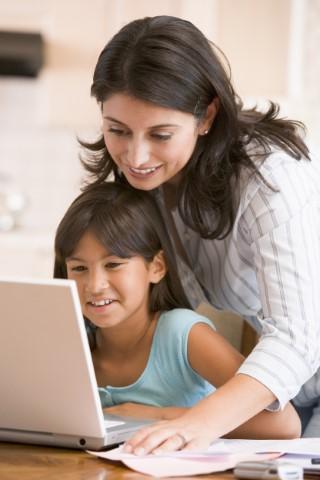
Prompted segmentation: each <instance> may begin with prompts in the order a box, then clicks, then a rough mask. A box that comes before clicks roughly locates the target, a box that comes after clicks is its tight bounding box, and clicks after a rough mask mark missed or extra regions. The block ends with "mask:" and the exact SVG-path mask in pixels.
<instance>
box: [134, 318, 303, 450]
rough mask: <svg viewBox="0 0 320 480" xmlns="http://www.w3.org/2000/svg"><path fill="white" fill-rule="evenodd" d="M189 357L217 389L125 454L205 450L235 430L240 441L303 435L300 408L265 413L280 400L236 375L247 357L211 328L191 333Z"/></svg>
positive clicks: (140, 435)
mask: <svg viewBox="0 0 320 480" xmlns="http://www.w3.org/2000/svg"><path fill="white" fill-rule="evenodd" d="M188 356H189V362H190V365H191V366H192V368H193V369H194V370H195V371H196V372H197V373H199V375H201V376H203V377H204V378H206V379H207V380H208V381H209V382H210V383H212V384H213V385H214V386H216V387H218V388H217V390H216V391H215V392H214V393H212V394H211V395H209V396H208V397H206V398H204V399H203V400H201V401H200V402H199V403H198V404H197V405H196V406H194V407H193V408H191V409H190V410H189V411H188V412H187V413H185V414H183V415H182V416H180V417H179V418H177V419H175V420H171V421H170V420H169V421H163V422H159V423H156V424H154V425H151V426H148V427H146V428H144V429H142V430H140V431H139V432H137V433H136V434H135V435H134V436H133V437H132V438H131V440H129V441H128V442H127V444H126V446H125V451H127V452H132V451H133V452H134V453H136V454H138V455H139V454H144V453H146V452H150V451H154V452H156V453H160V452H165V451H172V450H178V449H181V447H183V448H184V449H186V450H192V449H203V448H207V447H208V446H209V444H210V443H211V442H212V441H213V440H215V439H216V438H219V437H222V436H224V435H226V433H228V432H232V431H234V432H233V433H234V436H237V437H239V436H242V435H245V436H246V437H252V438H255V437H257V436H259V437H260V438H270V437H278V438H279V437H281V438H293V437H296V436H299V434H300V421H299V418H298V416H297V414H296V413H295V411H294V409H293V408H292V407H291V406H290V405H289V407H286V408H285V409H284V410H283V411H282V412H275V413H271V412H270V413H269V412H263V411H262V410H264V409H265V408H266V407H268V406H269V405H270V404H271V403H272V402H273V401H274V400H275V396H274V395H273V393H272V392H271V391H270V390H269V389H268V388H267V387H265V386H264V385H263V384H262V383H260V382H259V381H257V380H256V379H254V378H252V377H249V376H248V375H243V374H237V375H235V373H236V372H237V370H238V368H239V366H240V365H241V363H242V361H243V357H242V355H240V354H239V353H238V352H237V351H236V350H235V349H234V348H233V347H232V346H231V345H230V344H229V343H228V342H227V341H226V340H224V338H223V337H221V336H220V335H219V334H217V333H216V332H214V331H213V330H212V329H211V328H210V327H209V326H207V325H205V324H197V325H195V326H194V327H193V328H192V329H191V332H190V335H189V341H188ZM267 418H268V421H267ZM249 419H250V420H249ZM239 425H241V426H240V427H239ZM232 436H233V435H232ZM182 438H184V439H185V444H182ZM160 445H161V446H160Z"/></svg>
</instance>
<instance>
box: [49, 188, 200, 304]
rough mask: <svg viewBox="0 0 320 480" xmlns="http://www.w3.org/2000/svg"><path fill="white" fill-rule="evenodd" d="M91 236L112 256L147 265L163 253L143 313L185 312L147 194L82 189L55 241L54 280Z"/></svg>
mask: <svg viewBox="0 0 320 480" xmlns="http://www.w3.org/2000/svg"><path fill="white" fill-rule="evenodd" d="M87 231H90V232H92V233H93V234H94V235H95V237H96V238H97V239H98V240H99V241H100V242H101V244H102V245H103V246H104V247H105V248H106V249H107V250H108V252H110V253H111V254H113V255H116V256H119V257H122V258H130V257H133V256H140V257H143V258H144V260H145V261H146V262H151V261H152V259H153V258H154V256H155V255H156V254H157V253H158V252H159V251H160V250H163V253H164V258H165V262H166V266H167V272H166V275H165V276H164V278H163V279H162V280H161V281H160V282H159V283H157V284H153V285H151V287H150V297H149V310H150V312H158V311H164V310H170V309H172V308H179V307H181V308H191V305H190V303H189V301H188V299H187V297H186V295H185V293H184V290H183V288H182V285H181V283H180V280H179V276H178V273H177V266H176V263H175V258H174V256H173V254H172V252H173V250H172V246H171V242H170V238H169V237H168V234H167V232H166V229H165V225H164V223H163V220H162V217H161V213H160V211H159V210H158V207H157V205H156V203H155V201H154V200H153V198H152V197H151V194H150V193H149V192H141V191H139V190H134V189H133V188H131V187H128V186H125V185H121V184H117V183H114V182H105V183H103V184H101V185H95V186H92V187H90V188H88V189H87V190H86V191H85V192H84V193H82V194H81V195H79V196H78V197H77V198H76V199H75V200H74V202H73V203H72V204H71V205H70V207H69V208H68V210H67V212H66V213H65V215H64V217H63V219H62V220H61V222H60V224H59V226H58V229H57V232H56V236H55V263H54V277H55V278H67V268H66V258H67V257H69V256H70V255H72V253H73V251H74V250H75V248H76V246H77V244H78V242H79V240H80V239H81V237H82V236H83V234H84V233H85V232H87Z"/></svg>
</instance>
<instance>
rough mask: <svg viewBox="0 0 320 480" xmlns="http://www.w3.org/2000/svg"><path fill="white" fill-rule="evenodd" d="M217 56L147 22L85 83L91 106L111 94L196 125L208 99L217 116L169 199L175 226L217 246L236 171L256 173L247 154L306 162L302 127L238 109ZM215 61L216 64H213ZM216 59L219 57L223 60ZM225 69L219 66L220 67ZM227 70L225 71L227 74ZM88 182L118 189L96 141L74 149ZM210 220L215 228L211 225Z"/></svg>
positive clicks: (225, 227) (187, 36) (179, 28)
mask: <svg viewBox="0 0 320 480" xmlns="http://www.w3.org/2000/svg"><path fill="white" fill-rule="evenodd" d="M222 56H223V54H222V53H221V51H220V50H219V49H218V48H217V47H216V46H214V45H213V44H212V43H210V42H209V41H208V40H207V39H206V38H205V36H204V35H203V34H202V33H201V31H200V30H198V29H197V28H196V27H195V26H194V25H193V24H192V23H190V22H188V21H186V20H183V19H181V18H176V17H171V16H156V17H147V18H143V19H140V20H134V21H133V22H131V23H129V24H127V25H125V26H124V27H123V28H122V29H121V30H120V31H119V32H118V33H117V34H116V35H115V36H114V37H113V38H112V39H111V40H110V41H109V43H108V44H107V45H106V46H105V48H104V49H103V50H102V52H101V54H100V56H99V59H98V62H97V65H96V68H95V72H94V77H93V84H92V87H91V93H92V95H93V96H94V97H95V98H96V99H97V101H98V102H99V103H102V102H104V101H105V100H106V99H108V97H110V96H111V95H113V94H115V93H126V94H129V95H131V96H133V97H136V98H138V99H140V100H144V101H147V102H151V103H153V104H155V105H159V106H162V107H167V108H169V109H175V110H180V111H182V112H185V113H191V114H193V115H194V116H195V118H196V119H197V120H198V121H201V119H203V118H204V116H205V113H206V110H207V107H208V105H209V104H210V103H211V102H212V100H213V99H214V98H217V99H218V100H219V109H218V112H217V115H216V117H215V120H214V122H213V124H212V126H211V129H210V131H209V133H208V135H205V136H200V137H199V138H198V141H197V144H196V148H195V150H194V152H193V154H192V156H191V158H190V160H189V162H188V163H187V165H186V167H185V168H184V175H183V179H182V181H181V182H180V184H179V187H178V191H177V198H178V205H179V211H180V215H181V217H182V219H183V221H184V222H185V223H186V225H188V226H189V227H191V228H192V229H193V230H195V231H197V232H198V233H199V234H200V235H201V236H202V237H203V238H223V237H224V236H226V235H227V234H228V232H229V231H230V230H231V228H232V225H233V221H234V198H233V191H234V189H235V182H237V180H238V179H239V174H240V170H241V168H243V167H245V168H247V169H248V170H249V171H250V172H252V174H256V175H258V176H259V177H260V178H261V179H262V180H263V177H262V176H261V174H260V173H259V170H258V168H259V165H258V164H257V161H255V158H254V155H252V154H251V157H250V155H249V154H248V152H247V146H248V145H249V144H251V146H255V147H257V151H259V158H260V159H261V158H266V157H267V156H268V155H269V154H270V153H271V149H272V147H278V148H281V149H283V150H284V151H286V152H287V153H288V154H290V155H291V156H292V157H293V158H295V159H297V160H300V159H301V158H302V157H305V158H308V159H309V152H308V148H307V146H306V145H305V143H304V141H303V140H302V138H301V136H300V135H299V130H300V129H301V130H303V129H304V126H303V124H302V123H300V122H297V121H293V120H287V119H281V118H279V115H278V114H279V107H278V106H277V105H276V104H274V103H273V102H270V107H269V109H268V111H267V112H265V113H262V112H259V111H258V110H257V108H256V107H254V108H251V109H245V108H244V106H243V103H242V101H241V100H240V98H239V97H238V95H237V94H236V92H235V91H234V89H233V87H232V84H231V78H230V73H227V72H226V70H225V69H224V67H223V62H222V61H221V60H220V58H221V57H222ZM219 57H220V58H219ZM223 58H224V56H223ZM225 62H226V64H227V61H226V59H225ZM229 70H230V68H229ZM80 143H81V145H82V147H84V149H85V151H86V158H84V157H82V163H83V165H84V167H85V168H86V170H87V172H88V173H89V175H90V180H89V183H90V182H93V183H98V184H99V183H101V182H104V181H105V179H106V178H107V177H108V176H109V175H110V174H111V173H113V174H114V178H115V180H116V181H121V182H126V180H125V179H124V178H122V177H121V175H119V172H118V170H117V167H116V165H115V163H114V162H113V160H112V158H111V156H110V154H109V152H108V151H107V149H106V146H105V143H104V139H103V137H101V138H99V139H98V140H97V141H96V142H95V143H88V142H84V141H82V142H80ZM213 218H215V219H216V221H215V225H214V226H213V225H212V219H213Z"/></svg>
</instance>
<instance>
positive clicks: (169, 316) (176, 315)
mask: <svg viewBox="0 0 320 480" xmlns="http://www.w3.org/2000/svg"><path fill="white" fill-rule="evenodd" d="M197 323H205V324H207V325H209V326H210V327H212V328H213V329H214V326H213V323H212V322H211V320H209V319H208V318H207V317H204V316H203V315H200V314H199V313H197V312H195V311H194V310H191V309H187V308H174V309H172V310H168V311H166V312H163V313H161V315H160V317H159V320H158V327H157V330H161V331H164V332H166V334H167V333H168V332H170V333H171V334H172V333H173V332H175V334H176V335H177V334H182V333H186V332H189V331H190V329H191V328H192V327H193V325H195V324H197Z"/></svg>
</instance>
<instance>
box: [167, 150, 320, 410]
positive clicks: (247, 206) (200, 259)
mask: <svg viewBox="0 0 320 480" xmlns="http://www.w3.org/2000/svg"><path fill="white" fill-rule="evenodd" d="M260 171H261V173H262V175H263V177H264V178H265V179H266V180H267V182H269V183H270V184H271V185H272V186H273V187H274V188H275V189H276V190H277V191H273V190H271V189H270V188H268V187H267V186H266V185H265V184H264V183H263V182H262V180H261V179H259V178H258V177H257V176H253V175H251V176H249V175H248V174H247V173H245V172H244V173H243V175H242V178H241V181H240V183H239V186H240V188H239V194H238V198H239V202H238V208H237V212H236V218H235V222H234V225H233V228H232V231H231V232H230V234H229V235H228V236H227V237H226V238H225V239H223V240H204V239H201V238H200V237H199V235H198V234H196V233H195V232H194V231H192V230H191V229H190V228H188V227H186V226H185V225H184V223H183V222H182V220H181V218H180V216H179V214H178V212H177V210H175V211H174V212H173V218H174V221H175V224H176V228H177V230H178V232H179V236H180V238H181V241H182V243H183V246H184V248H185V251H186V253H187V256H188V260H189V264H190V265H191V267H192V270H193V273H194V275H195V277H196V279H197V281H198V282H199V283H200V284H201V286H202V289H203V291H204V292H205V295H206V298H207V301H209V302H210V303H212V304H213V305H214V306H215V307H217V308H220V309H225V310H231V311H234V312H236V313H238V314H240V315H241V316H243V317H245V318H246V319H247V320H248V321H250V322H251V323H252V324H253V325H254V326H255V328H257V329H258V330H259V332H260V334H261V336H260V340H259V342H258V344H257V345H256V347H255V348H254V350H253V351H252V352H251V354H250V355H249V356H248V357H247V359H246V360H245V361H244V363H243V364H242V366H241V367H240V369H239V371H238V373H243V374H247V375H249V376H251V377H254V378H255V379H257V380H258V381H260V382H261V383H262V384H264V385H265V386H266V387H268V388H269V389H270V390H271V391H272V392H273V393H274V395H275V396H276V398H277V399H278V401H279V404H280V406H281V407H283V406H284V405H285V404H286V403H287V401H288V400H290V399H291V398H293V397H294V396H295V395H296V394H297V393H298V392H299V390H300V388H301V386H302V385H303V384H304V383H305V382H306V381H307V380H308V379H309V378H310V377H311V376H312V375H313V374H314V373H315V372H316V370H317V369H318V367H319V365H320V348H319V347H320V282H319V280H318V278H319V276H320V238H319V236H320V168H319V164H317V160H316V159H313V160H312V162H309V161H306V160H301V161H296V160H295V159H293V158H292V157H290V156H288V155H287V154H285V153H284V152H282V151H274V153H273V154H272V155H270V156H269V157H268V158H267V160H266V161H265V162H264V163H263V164H262V166H261V167H260ZM161 203H162V202H161ZM186 268H187V267H186V266H185V265H181V263H180V265H179V269H183V273H182V281H183V283H184V285H185V288H186V290H187V293H188V295H189V296H190V298H191V300H193V305H194V306H196V305H197V304H198V303H199V301H201V300H202V299H203V298H198V297H199V296H200V294H199V289H198V287H197V286H196V283H195V282H196V281H195V279H194V277H193V279H192V277H191V275H192V274H190V273H189V274H186ZM196 297H197V298H196ZM317 378H320V374H319V375H318V376H317V375H316V376H315V377H314V378H313V379H311V380H310V381H309V382H308V384H312V386H313V387H314V384H318V387H319V388H318V389H317V388H313V387H312V388H310V389H309V390H312V394H311V393H310V391H309V393H308V392H307V393H304V395H305V396H306V397H308V400H310V395H315V396H318V397H319V396H320V382H319V381H318V380H317Z"/></svg>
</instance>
